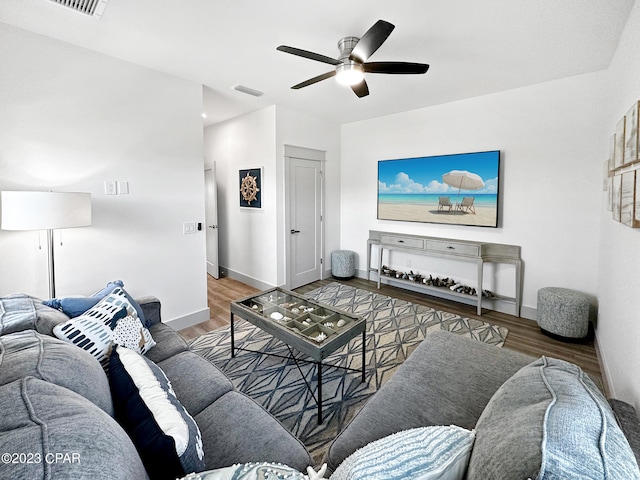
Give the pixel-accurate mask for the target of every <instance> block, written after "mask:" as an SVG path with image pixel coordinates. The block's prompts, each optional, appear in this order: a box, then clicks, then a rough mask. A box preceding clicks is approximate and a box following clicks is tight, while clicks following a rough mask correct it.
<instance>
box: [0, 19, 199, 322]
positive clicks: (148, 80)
mask: <svg viewBox="0 0 640 480" xmlns="http://www.w3.org/2000/svg"><path fill="white" fill-rule="evenodd" d="M0 64H1V65H2V68H0V105H1V108H0V189H2V190H54V191H82V192H90V193H91V194H92V213H93V223H92V226H91V227H88V228H81V229H73V230H64V231H62V235H63V236H62V238H63V242H64V245H63V246H59V245H56V247H57V250H56V272H57V274H56V287H57V294H58V296H65V295H70V294H91V293H93V292H94V291H96V290H98V289H99V288H101V287H102V286H104V285H105V284H106V283H107V282H108V281H110V280H114V279H122V280H123V281H124V283H125V288H126V289H127V290H128V291H129V292H130V293H131V294H132V295H134V296H142V295H156V296H158V297H159V298H160V300H161V301H162V307H163V312H162V313H163V317H164V319H165V320H171V319H176V318H181V319H182V320H184V317H186V318H188V319H194V320H197V321H202V320H205V319H207V318H208V308H207V298H206V276H205V275H206V266H205V244H204V234H203V233H198V234H196V235H183V234H182V223H183V222H185V221H199V222H203V221H204V202H203V198H204V179H203V161H202V119H201V117H200V113H201V108H202V107H201V106H202V91H201V85H198V84H194V83H191V82H187V81H185V80H181V79H178V78H175V77H172V76H169V75H166V74H162V73H159V72H155V71H152V70H149V69H146V68H142V67H139V66H136V65H133V64H130V63H126V62H123V61H120V60H116V59H114V58H111V57H108V56H105V55H101V54H97V53H93V52H90V51H88V50H84V49H81V48H78V47H74V46H71V45H68V44H65V43H62V42H59V41H55V40H52V39H49V38H46V37H42V36H39V35H35V34H32V33H29V32H26V31H24V30H20V29H17V28H14V27H10V26H8V25H5V24H0ZM105 180H120V181H128V182H129V189H130V194H129V195H117V196H106V195H105V194H104V187H103V182H104V181H105ZM38 236H39V234H38V233H37V232H8V231H0V295H6V294H10V293H16V292H25V293H29V294H32V295H35V296H38V297H43V298H45V297H47V295H48V289H47V260H46V249H42V250H38ZM41 238H42V242H45V241H46V240H45V239H46V237H45V236H44V235H42V236H41ZM57 238H58V237H57V236H56V239H57Z"/></svg>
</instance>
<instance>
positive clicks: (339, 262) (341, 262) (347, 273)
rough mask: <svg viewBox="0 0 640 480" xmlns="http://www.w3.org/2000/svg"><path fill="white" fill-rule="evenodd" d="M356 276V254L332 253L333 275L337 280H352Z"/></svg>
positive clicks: (345, 252) (342, 251) (348, 252)
mask: <svg viewBox="0 0 640 480" xmlns="http://www.w3.org/2000/svg"><path fill="white" fill-rule="evenodd" d="M355 274H356V252H352V251H351V250H336V251H335V252H331V275H333V276H334V277H337V278H351V277H353V276H354V275H355Z"/></svg>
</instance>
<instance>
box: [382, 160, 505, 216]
mask: <svg viewBox="0 0 640 480" xmlns="http://www.w3.org/2000/svg"><path fill="white" fill-rule="evenodd" d="M499 176H500V151H499V150H493V151H488V152H474V153H463V154H452V155H440V156H430V157H418V158H402V159H394V160H381V161H379V162H378V219H379V220H399V221H406V222H426V223H446V224H454V225H468V226H478V227H497V226H498V206H499V185H500V181H499Z"/></svg>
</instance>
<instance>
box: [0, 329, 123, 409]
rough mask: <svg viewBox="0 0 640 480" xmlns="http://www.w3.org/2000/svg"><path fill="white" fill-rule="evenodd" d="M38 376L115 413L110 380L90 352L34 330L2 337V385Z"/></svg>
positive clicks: (0, 383)
mask: <svg viewBox="0 0 640 480" xmlns="http://www.w3.org/2000/svg"><path fill="white" fill-rule="evenodd" d="M28 376H31V377H35V378H39V379H41V380H44V381H47V382H50V383H55V384H56V385H60V386H61V387H65V388H68V389H69V390H72V391H74V392H76V393H77V394H79V395H81V396H83V397H85V398H86V399H87V400H89V401H90V402H92V403H93V404H95V405H97V406H98V407H100V408H101V409H102V410H104V411H105V412H106V413H108V414H109V415H111V416H113V405H112V403H111V392H110V390H109V381H108V379H107V376H106V375H105V373H104V370H103V369H102V367H101V366H100V363H99V362H98V361H97V360H96V359H95V358H93V357H92V356H91V354H89V353H88V352H86V351H84V350H82V349H80V348H78V347H76V346H75V345H72V344H70V343H67V342H63V341H62V340H58V339H57V338H53V337H49V336H47V335H41V334H39V333H37V332H36V331H34V330H25V331H23V332H17V333H12V334H9V335H3V336H1V337H0V385H5V384H7V383H11V382H13V381H14V380H18V379H20V378H24V377H28Z"/></svg>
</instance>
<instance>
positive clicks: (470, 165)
mask: <svg viewBox="0 0 640 480" xmlns="http://www.w3.org/2000/svg"><path fill="white" fill-rule="evenodd" d="M499 155H500V152H499V151H497V150H496V151H491V152H476V153H464V154H457V155H442V156H435V157H421V158H407V159H398V160H385V161H381V162H378V193H396V194H398V193H413V194H416V193H425V194H434V193H447V192H454V193H456V192H457V191H458V189H457V188H454V187H451V186H449V185H447V184H446V183H444V182H443V181H442V175H444V174H445V173H447V172H450V171H451V170H467V171H468V172H471V173H475V174H476V175H479V176H480V177H481V178H482V180H484V184H485V186H484V188H482V189H480V190H474V191H473V192H474V193H476V194H481V193H489V194H496V193H498V168H499ZM462 191H464V190H462Z"/></svg>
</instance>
